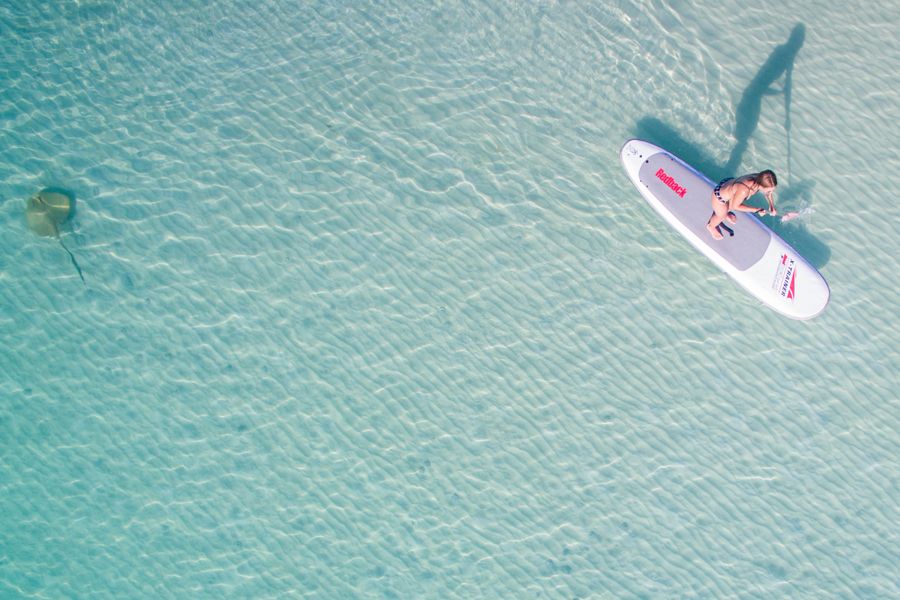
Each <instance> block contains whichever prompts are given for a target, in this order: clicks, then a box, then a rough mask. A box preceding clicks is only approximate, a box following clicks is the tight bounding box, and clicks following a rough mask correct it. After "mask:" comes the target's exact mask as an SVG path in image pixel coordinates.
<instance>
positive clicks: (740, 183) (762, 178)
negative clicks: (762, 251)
mask: <svg viewBox="0 0 900 600" xmlns="http://www.w3.org/2000/svg"><path fill="white" fill-rule="evenodd" d="M777 185H778V179H777V178H776V177H775V173H774V172H773V171H770V170H768V169H766V170H765V171H760V172H759V173H750V174H749V175H741V176H740V177H738V178H737V179H732V178H731V177H728V178H726V179H723V180H722V181H720V182H719V184H718V185H717V186H716V187H715V189H714V190H713V193H712V209H713V214H712V216H711V217H710V218H709V221H707V223H706V228H707V229H708V230H709V233H710V235H711V236H713V237H714V238H715V239H717V240H721V239H722V233H721V232H720V231H719V230H718V229H717V228H718V227H719V224H720V223H721V222H722V221H724V220H725V219H728V222H729V223H734V222H735V221H737V217H735V216H734V212H732V211H735V210H738V211H741V212H754V213H756V214H758V215H764V214H766V209H764V208H756V207H755V206H747V205H746V204H744V202H745V201H746V200H747V199H748V198H750V196H752V195H753V194H755V193H756V192H762V193H763V194H764V195H765V196H766V200H767V201H768V202H769V213H768V214H770V215H775V214H776V213H775V196H774V195H773V194H774V192H775V187H776V186H777Z"/></svg>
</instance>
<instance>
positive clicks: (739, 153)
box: [635, 24, 831, 269]
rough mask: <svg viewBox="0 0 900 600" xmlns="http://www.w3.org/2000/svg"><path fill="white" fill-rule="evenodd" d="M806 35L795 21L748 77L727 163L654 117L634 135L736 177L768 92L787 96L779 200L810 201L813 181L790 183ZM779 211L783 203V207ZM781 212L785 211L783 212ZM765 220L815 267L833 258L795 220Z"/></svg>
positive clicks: (713, 174)
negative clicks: (794, 108)
mask: <svg viewBox="0 0 900 600" xmlns="http://www.w3.org/2000/svg"><path fill="white" fill-rule="evenodd" d="M805 39H806V26H805V25H803V24H797V25H796V26H795V27H794V29H793V30H792V31H791V35H790V37H789V38H788V40H787V42H785V43H784V44H782V45H780V46H777V47H776V48H775V49H774V50H773V51H772V53H771V54H770V55H769V57H768V58H767V59H766V62H765V63H763V65H762V67H761V68H760V70H759V72H757V74H756V76H755V77H754V78H753V79H752V80H751V81H750V83H749V84H748V85H747V87H746V89H744V93H743V94H742V95H741V99H740V101H739V102H738V104H737V107H736V108H735V128H734V137H735V145H734V148H733V149H732V151H731V154H730V156H729V158H728V162H726V163H725V164H724V165H722V164H719V163H718V162H716V160H715V159H714V158H713V157H711V156H710V155H708V154H706V153H705V152H704V151H703V150H702V149H701V148H698V147H697V146H696V145H695V144H692V143H691V142H689V141H688V140H687V139H685V138H684V136H682V135H681V134H680V133H678V131H677V130H676V129H675V128H673V127H672V126H670V125H668V124H666V123H664V122H662V121H660V120H659V119H655V118H653V117H644V118H643V119H640V120H639V121H638V122H637V124H636V133H635V137H637V138H639V139H643V140H647V141H648V142H651V143H653V144H656V145H657V146H660V147H662V148H665V149H666V150H668V151H669V152H671V153H673V154H675V155H676V156H678V157H679V158H681V159H683V160H684V161H685V162H687V163H688V164H690V165H692V166H693V167H694V168H696V169H697V170H698V171H700V172H701V173H704V174H705V175H706V176H708V177H709V178H710V179H712V180H714V181H719V180H721V179H723V178H725V177H734V176H736V175H737V174H738V173H737V170H738V169H739V168H740V166H741V163H742V161H743V158H744V154H745V152H746V151H747V147H748V145H749V143H750V138H751V137H752V136H753V134H754V133H755V132H756V129H757V127H758V126H759V119H760V115H761V113H762V101H763V98H764V97H765V96H769V95H773V94H783V95H784V103H785V115H786V116H785V130H786V131H787V163H788V164H787V178H786V182H784V181H782V182H779V186H778V197H779V204H781V203H782V202H783V203H785V204H787V205H789V206H790V205H795V203H800V202H802V203H805V204H807V205H808V204H810V203H811V200H812V189H813V187H814V186H815V183H814V182H812V181H800V182H799V183H797V184H795V185H792V184H791V106H790V104H791V94H792V92H793V89H792V87H793V86H792V73H793V69H794V61H795V59H796V58H797V54H798V53H799V52H800V48H801V47H802V46H803V42H804V40H805ZM782 77H784V81H783V84H782V88H781V89H780V90H774V89H773V87H772V86H773V85H774V84H775V83H777V82H778V80H779V79H781V78H782ZM779 209H780V207H779ZM781 212H782V214H783V212H784V211H783V210H782V211H781ZM763 222H764V223H765V224H766V225H768V226H769V227H770V228H771V229H772V230H773V231H774V232H775V233H777V234H778V235H779V237H781V238H783V239H784V240H786V241H787V242H788V243H789V244H790V245H791V246H793V247H794V248H796V249H797V250H798V251H800V252H801V253H802V254H803V256H804V257H805V258H806V259H807V260H808V261H809V262H810V264H812V265H813V266H814V267H816V268H817V269H820V268H822V267H823V266H824V265H825V264H826V263H828V260H829V259H830V258H831V251H830V250H829V249H828V246H826V245H825V244H824V243H822V242H821V241H819V240H818V239H817V238H815V237H814V236H813V235H812V234H811V233H809V231H807V229H806V228H805V227H804V226H803V225H802V224H800V223H797V222H796V221H794V222H791V223H789V224H783V223H782V222H781V219H780V218H777V217H776V218H774V219H773V218H771V217H764V218H763Z"/></svg>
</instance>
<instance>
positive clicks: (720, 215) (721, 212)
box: [706, 198, 728, 240]
mask: <svg viewBox="0 0 900 600" xmlns="http://www.w3.org/2000/svg"><path fill="white" fill-rule="evenodd" d="M712 209H713V214H712V215H711V216H710V217H709V221H707V222H706V229H707V230H708V231H709V234H710V235H711V236H713V238H714V239H717V240H721V239H722V233H721V232H720V231H719V230H718V229H716V228H717V227H718V226H719V224H720V223H721V222H722V221H723V220H724V219H725V217H726V216H727V215H728V205H727V204H724V203H723V202H719V201H718V200H717V199H716V198H713V201H712Z"/></svg>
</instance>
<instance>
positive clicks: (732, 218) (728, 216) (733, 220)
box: [725, 212, 737, 225]
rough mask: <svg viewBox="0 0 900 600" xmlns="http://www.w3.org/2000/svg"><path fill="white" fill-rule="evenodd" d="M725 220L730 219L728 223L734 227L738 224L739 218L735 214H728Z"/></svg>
mask: <svg viewBox="0 0 900 600" xmlns="http://www.w3.org/2000/svg"><path fill="white" fill-rule="evenodd" d="M725 218H726V219H728V222H729V223H731V224H732V225H734V224H735V223H737V217H736V216H734V213H733V212H730V213H728V215H727V216H726V217H725Z"/></svg>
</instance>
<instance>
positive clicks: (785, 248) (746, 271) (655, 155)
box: [620, 140, 830, 319]
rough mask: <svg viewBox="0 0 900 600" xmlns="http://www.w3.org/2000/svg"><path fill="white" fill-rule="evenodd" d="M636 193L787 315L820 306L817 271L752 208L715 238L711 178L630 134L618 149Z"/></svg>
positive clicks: (822, 285) (821, 282) (821, 284)
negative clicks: (710, 227)
mask: <svg viewBox="0 0 900 600" xmlns="http://www.w3.org/2000/svg"><path fill="white" fill-rule="evenodd" d="M620 157H621V159H622V165H623V166H624V167H625V172H626V173H628V177H630V178H631V182H632V183H634V185H635V187H637V189H638V191H640V192H641V195H642V196H644V198H645V199H646V200H647V202H649V203H650V206H652V207H653V208H654V209H656V211H657V212H658V213H659V214H661V215H662V216H663V218H664V219H665V220H666V221H667V222H668V223H669V225H671V226H672V227H674V228H675V230H676V231H678V232H679V233H680V234H681V235H683V236H684V237H685V238H686V239H687V241H689V242H690V243H691V245H693V246H694V247H695V248H696V249H697V250H699V251H700V252H702V253H703V254H705V255H706V257H707V258H709V259H710V260H711V261H713V263H715V265H716V266H717V267H719V268H720V269H722V270H723V271H725V273H727V274H728V275H730V276H731V277H732V279H734V280H735V281H737V282H738V283H739V284H740V285H741V286H742V287H743V288H744V289H746V290H747V291H748V292H750V293H751V294H752V295H753V296H755V297H756V298H757V299H759V300H760V301H761V302H763V303H764V304H766V305H767V306H769V307H771V308H773V309H774V310H776V311H778V312H779V313H781V314H783V315H785V316H788V317H791V318H792V319H811V318H813V317H815V316H816V315H818V314H819V313H821V312H822V311H823V310H825V306H826V305H827V304H828V297H829V295H830V292H829V290H828V284H827V283H826V282H825V279H824V278H823V277H822V275H821V274H820V273H819V272H818V271H817V270H816V269H815V267H813V266H812V265H811V264H809V263H808V262H807V261H806V259H804V258H803V257H802V256H800V254H798V253H797V251H796V250H794V249H793V248H791V246H790V245H789V244H788V243H787V242H785V241H784V240H783V239H781V238H780V237H778V236H777V235H776V234H775V232H774V231H772V230H771V229H769V228H768V227H766V226H765V225H764V224H763V223H762V221H760V220H759V219H758V218H757V217H756V216H755V215H753V214H752V213H745V212H738V213H736V216H737V222H736V223H735V224H734V225H732V224H730V223H728V222H725V225H726V226H727V227H728V228H729V229H731V230H732V231H733V232H734V235H729V234H728V232H725V231H723V233H725V237H724V239H721V240H716V239H713V237H712V236H711V235H710V234H709V231H707V229H706V223H707V221H708V220H709V217H710V215H711V214H712V192H713V188H714V187H715V184H714V183H713V182H712V181H711V180H710V179H709V178H708V177H706V176H705V175H703V174H702V173H700V172H698V171H697V170H696V169H694V168H692V167H691V166H690V165H688V164H687V163H685V162H684V161H682V160H681V159H679V158H678V157H676V156H673V155H672V154H670V153H669V152H666V151H665V150H663V149H662V148H660V147H658V146H654V145H653V144H651V143H649V142H644V141H642V140H629V141H627V142H625V145H624V146H622V151H621V153H620Z"/></svg>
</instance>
